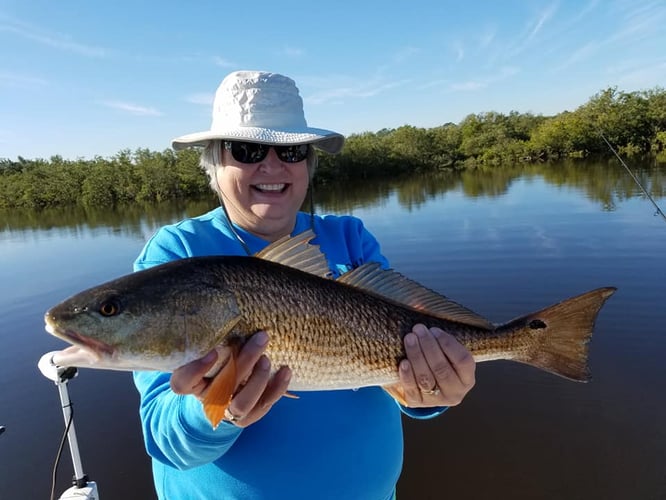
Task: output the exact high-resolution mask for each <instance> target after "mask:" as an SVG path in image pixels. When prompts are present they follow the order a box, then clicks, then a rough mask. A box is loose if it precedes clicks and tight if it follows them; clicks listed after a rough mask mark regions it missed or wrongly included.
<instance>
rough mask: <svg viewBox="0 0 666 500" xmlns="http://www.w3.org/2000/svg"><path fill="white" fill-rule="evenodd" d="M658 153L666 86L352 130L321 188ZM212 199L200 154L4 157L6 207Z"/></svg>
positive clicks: (0, 201) (664, 137) (319, 179)
mask: <svg viewBox="0 0 666 500" xmlns="http://www.w3.org/2000/svg"><path fill="white" fill-rule="evenodd" d="M601 133H603V135H604V137H605V138H606V139H607V140H608V142H609V143H610V144H612V145H613V147H614V148H615V149H616V151H617V152H618V153H619V154H620V155H621V156H625V157H632V156H645V155H655V157H656V158H657V161H660V162H666V90H664V89H663V88H660V87H656V88H654V89H651V90H645V91H636V92H623V91H618V90H617V88H607V89H605V90H602V91H601V92H599V93H597V94H595V95H594V96H593V97H592V98H590V100H589V101H588V102H587V103H586V104H584V105H582V106H580V107H579V108H577V109H576V110H575V111H572V112H568V111H566V112H563V113H560V114H558V115H555V116H550V117H546V116H542V115H533V114H531V113H518V112H515V111H512V112H510V113H508V114H502V113H497V112H487V113H480V114H471V115H468V116H467V117H466V118H465V119H463V120H462V121H461V122H460V123H459V124H453V123H447V124H445V125H441V126H439V127H434V128H428V129H426V128H418V127H413V126H409V125H404V126H402V127H399V128H396V129H382V130H380V131H378V132H365V133H360V134H352V135H350V136H349V137H348V138H347V141H346V143H345V147H344V149H343V151H342V153H341V154H339V155H336V156H331V155H327V154H323V153H321V154H320V155H319V167H318V169H317V175H316V176H315V184H333V183H337V182H339V181H353V180H358V179H370V178H377V177H382V178H390V177H399V176H401V175H405V174H408V173H410V172H420V173H425V172H433V171H440V170H454V169H455V170H458V169H465V168H478V167H484V168H486V167H490V168H492V167H496V166H497V167H500V166H502V165H506V164H513V163H516V162H546V161H551V160H560V159H565V158H590V157H595V158H611V157H614V155H613V153H612V151H611V150H610V149H609V147H608V146H607V145H606V143H605V142H604V140H603V138H602V136H601ZM208 194H210V187H209V185H208V179H207V178H206V176H205V174H204V173H203V171H202V170H201V169H200V167H199V151H198V150H191V149H189V150H184V151H179V152H175V151H172V150H171V149H166V150H164V151H161V152H159V151H158V152H154V151H149V150H147V149H137V150H136V151H130V150H123V151H120V152H119V153H118V154H116V155H114V156H112V157H110V158H102V157H99V156H97V157H95V158H93V159H77V160H65V159H63V158H62V157H60V156H52V157H51V158H50V159H49V160H45V159H35V160H28V159H25V158H23V157H21V156H19V157H18V159H17V160H16V161H13V160H9V159H3V158H0V209H10V208H26V209H40V208H46V207H54V206H67V205H83V206H94V207H103V206H115V205H120V204H125V203H133V202H140V203H153V202H161V201H166V200H173V199H188V198H200V197H202V196H206V195H208Z"/></svg>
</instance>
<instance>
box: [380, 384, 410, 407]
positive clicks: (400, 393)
mask: <svg viewBox="0 0 666 500" xmlns="http://www.w3.org/2000/svg"><path fill="white" fill-rule="evenodd" d="M382 389H384V390H385V391H386V392H388V393H389V395H390V396H391V397H392V398H393V399H395V400H396V401H397V402H398V403H400V404H401V405H402V406H407V399H405V389H404V388H403V387H402V385H401V384H392V385H385V386H383V387H382Z"/></svg>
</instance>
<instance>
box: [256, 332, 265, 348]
mask: <svg viewBox="0 0 666 500" xmlns="http://www.w3.org/2000/svg"><path fill="white" fill-rule="evenodd" d="M252 340H253V341H254V343H255V344H256V345H258V346H260V347H263V346H265V345H266V344H268V334H267V333H266V332H257V333H255V334H254V336H253V337H252Z"/></svg>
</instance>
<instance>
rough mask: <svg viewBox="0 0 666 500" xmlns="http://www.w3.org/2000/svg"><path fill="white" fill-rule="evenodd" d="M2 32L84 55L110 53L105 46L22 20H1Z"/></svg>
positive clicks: (0, 30)
mask: <svg viewBox="0 0 666 500" xmlns="http://www.w3.org/2000/svg"><path fill="white" fill-rule="evenodd" d="M0 32H5V33H10V34H14V35H17V36H19V37H22V38H26V39H28V40H32V41H33V42H37V43H40V44H42V45H46V46H48V47H53V48H55V49H59V50H65V51H67V52H74V53H76V54H80V55H83V56H88V57H105V56H107V55H108V50H107V49H105V48H102V47H97V46H94V45H86V44H82V43H79V42H76V41H73V40H72V39H71V37H69V36H66V35H62V34H59V33H49V32H46V31H43V30H41V29H40V28H37V27H35V26H31V25H28V24H26V23H22V22H20V21H7V20H2V21H0Z"/></svg>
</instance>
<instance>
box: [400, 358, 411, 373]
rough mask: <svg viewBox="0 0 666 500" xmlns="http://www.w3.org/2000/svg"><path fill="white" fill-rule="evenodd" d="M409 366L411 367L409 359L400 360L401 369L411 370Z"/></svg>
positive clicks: (404, 370)
mask: <svg viewBox="0 0 666 500" xmlns="http://www.w3.org/2000/svg"><path fill="white" fill-rule="evenodd" d="M409 368H410V367H409V361H407V360H406V359H403V360H402V361H401V362H400V369H401V370H402V371H403V372H408V371H409Z"/></svg>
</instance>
